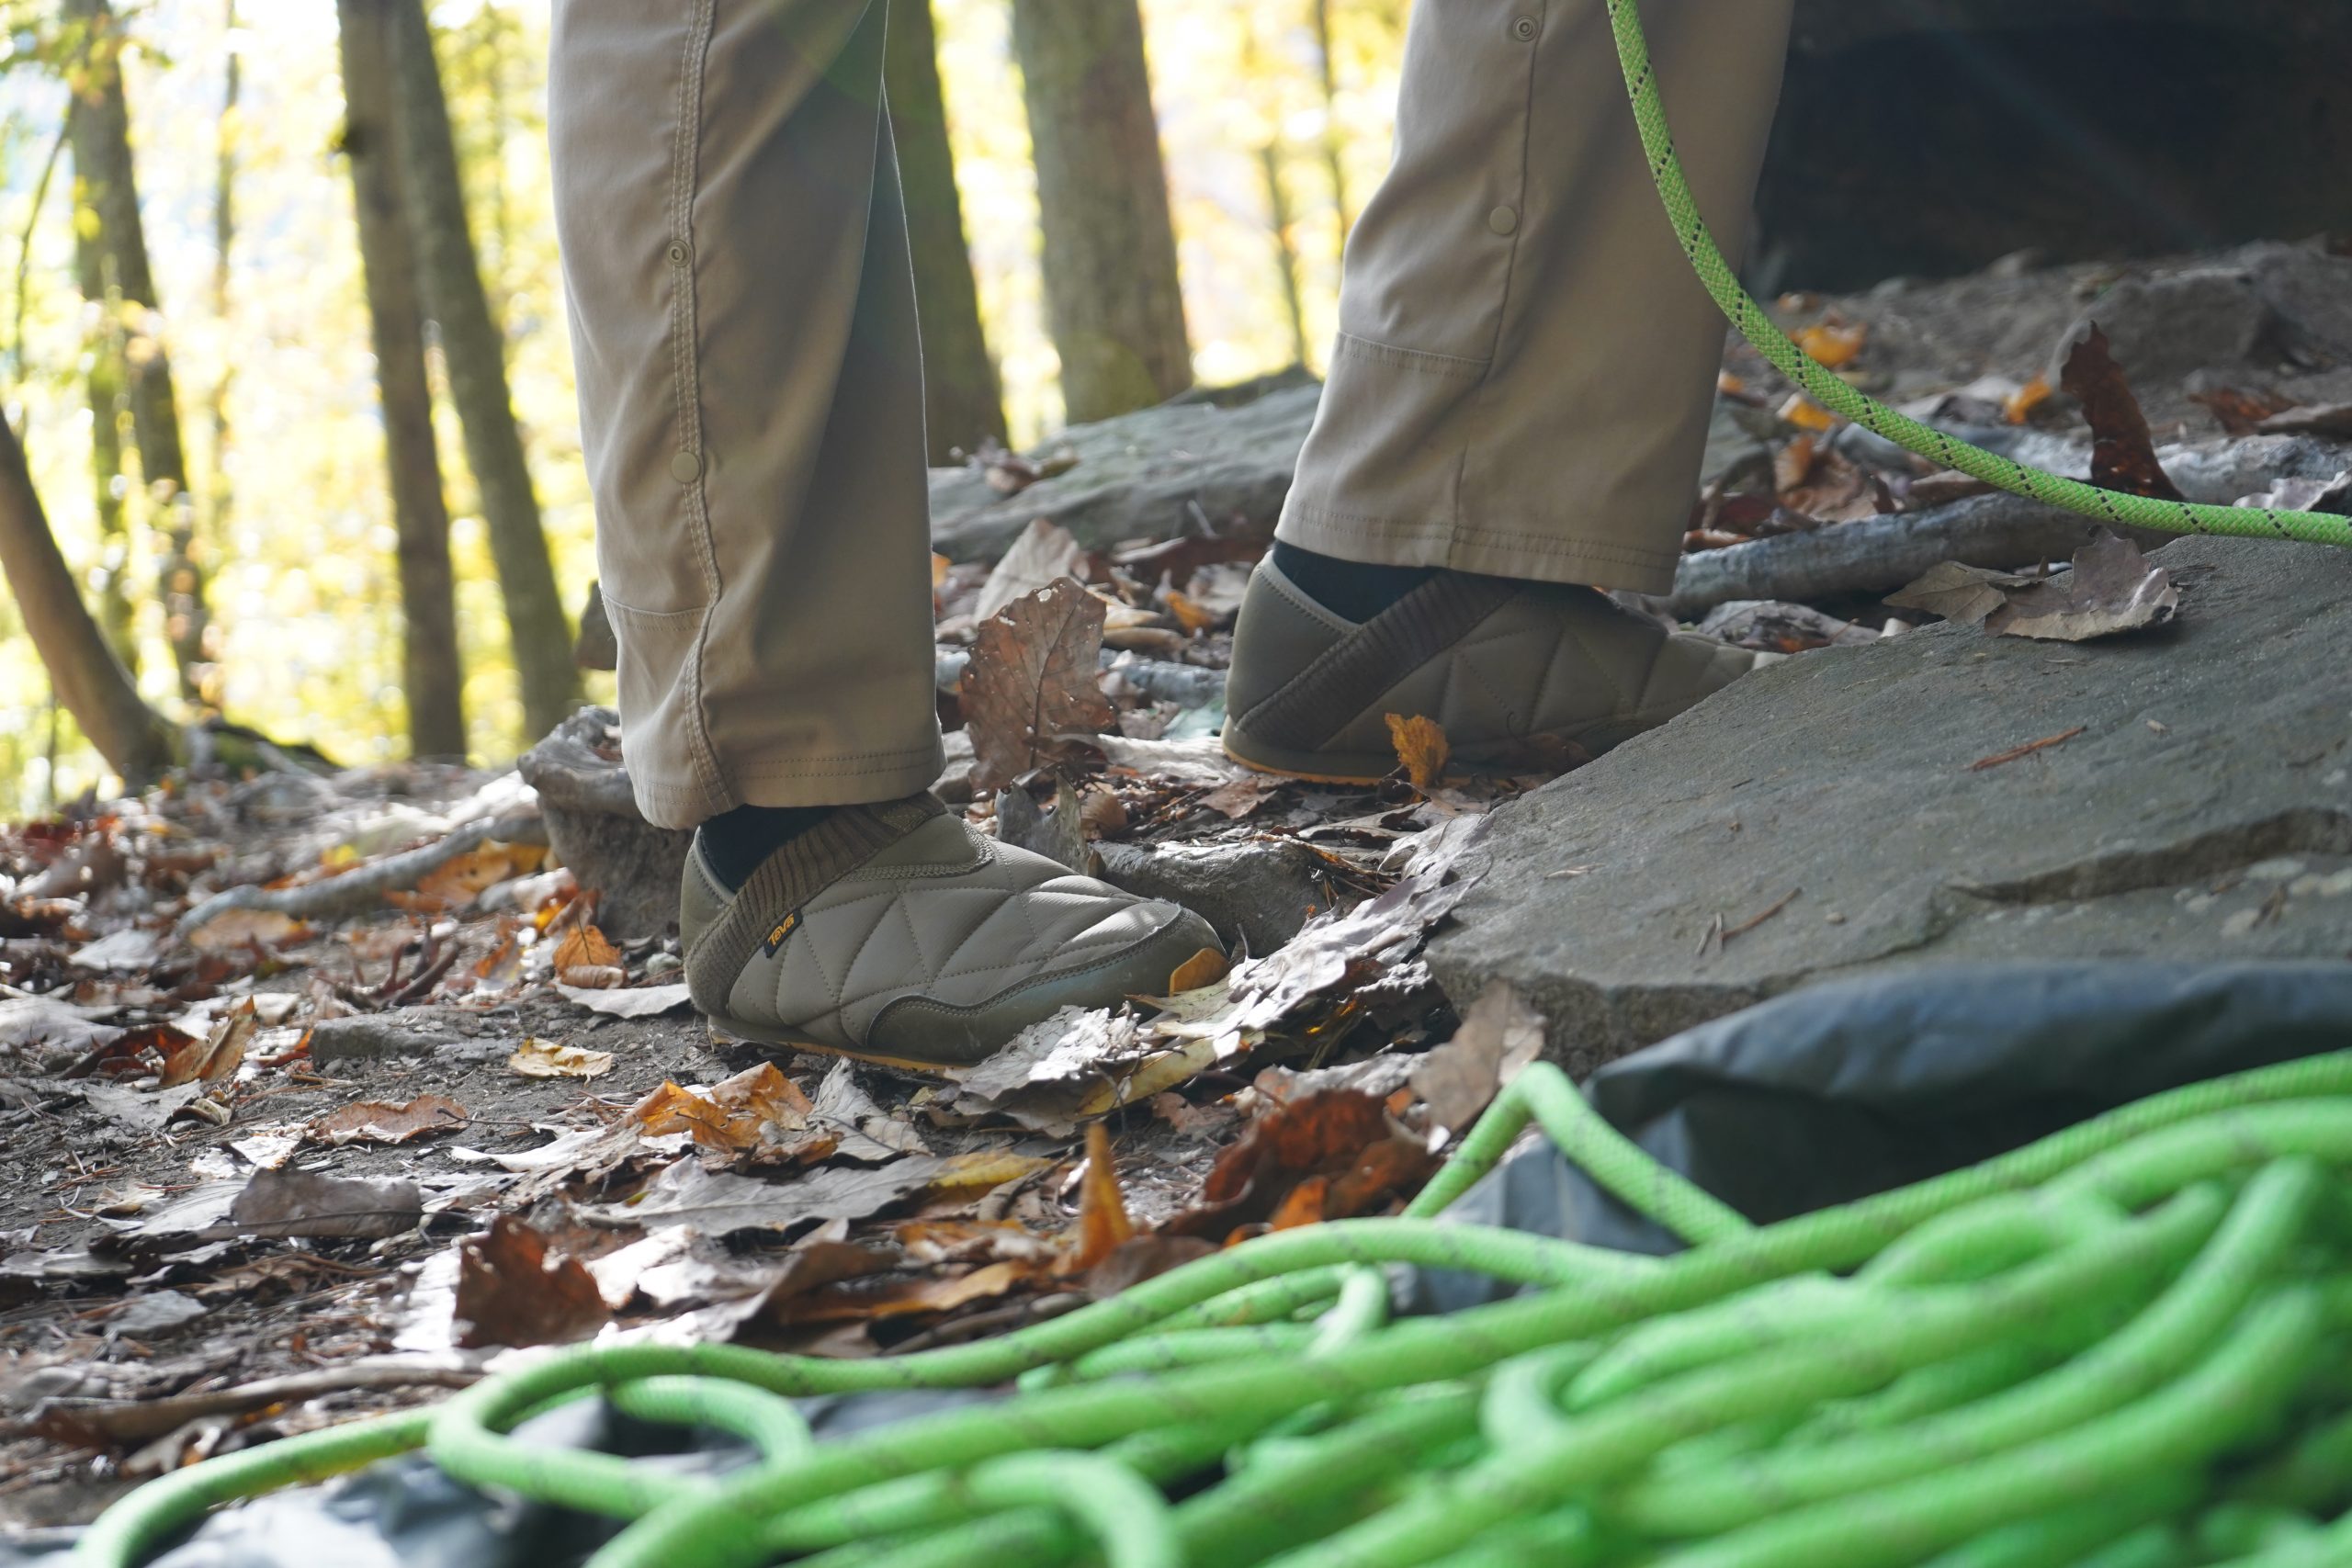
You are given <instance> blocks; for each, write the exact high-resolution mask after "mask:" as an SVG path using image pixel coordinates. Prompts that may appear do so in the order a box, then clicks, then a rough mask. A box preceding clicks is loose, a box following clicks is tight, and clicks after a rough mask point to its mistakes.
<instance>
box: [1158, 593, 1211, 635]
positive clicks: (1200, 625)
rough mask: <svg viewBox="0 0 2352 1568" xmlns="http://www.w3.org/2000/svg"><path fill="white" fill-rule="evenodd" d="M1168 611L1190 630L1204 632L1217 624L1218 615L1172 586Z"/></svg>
mask: <svg viewBox="0 0 2352 1568" xmlns="http://www.w3.org/2000/svg"><path fill="white" fill-rule="evenodd" d="M1168 613H1169V614H1170V615H1173V616H1175V617H1176V619H1177V622H1178V623H1179V624H1180V625H1182V626H1183V628H1184V629H1185V630H1186V631H1188V632H1204V631H1206V630H1208V629H1209V628H1210V627H1211V626H1215V625H1216V615H1213V614H1211V613H1210V612H1208V611H1206V610H1204V609H1202V608H1201V607H1200V606H1199V605H1198V604H1193V602H1192V601H1191V600H1190V599H1187V598H1186V597H1184V595H1183V594H1182V593H1179V592H1177V591H1176V590H1174V589H1172V588H1171V589H1170V590H1169V591H1168Z"/></svg>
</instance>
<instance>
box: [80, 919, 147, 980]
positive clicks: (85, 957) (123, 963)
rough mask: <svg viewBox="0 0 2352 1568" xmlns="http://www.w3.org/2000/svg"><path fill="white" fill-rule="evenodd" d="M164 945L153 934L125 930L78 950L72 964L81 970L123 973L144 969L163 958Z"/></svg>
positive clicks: (136, 930) (130, 929)
mask: <svg viewBox="0 0 2352 1568" xmlns="http://www.w3.org/2000/svg"><path fill="white" fill-rule="evenodd" d="M163 951H164V944H163V942H162V941H161V940H160V939H159V938H158V937H157V936H156V935H155V933H154V932H153V931H141V930H139V929H138V928H137V927H136V926H129V927H125V928H124V929H123V930H121V931H113V932H110V933H108V934H107V935H106V936H102V937H100V938H98V940H97V941H96V942H85V943H84V944H83V945H82V946H80V947H78V948H76V949H74V954H73V956H72V958H70V959H69V960H68V961H67V962H69V963H71V964H73V965H74V967H75V968H77V969H97V970H103V971H107V972H122V971H127V970H131V969H144V968H146V967H147V966H148V965H149V964H153V963H154V962H155V960H156V959H157V958H159V957H161V956H162V955H163Z"/></svg>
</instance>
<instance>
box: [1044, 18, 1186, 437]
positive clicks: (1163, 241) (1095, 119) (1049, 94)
mask: <svg viewBox="0 0 2352 1568" xmlns="http://www.w3.org/2000/svg"><path fill="white" fill-rule="evenodd" d="M1012 48H1013V52H1014V54H1016V55H1017V56H1018V57H1019V58H1020V61H1021V76H1022V96H1023V100H1024V101H1025V102H1026V103H1027V105H1028V108H1029V141H1030V147H1031V155H1032V157H1033V159H1034V160H1035V164H1036V165H1037V206H1038V216H1039V220H1040V227H1041V228H1042V229H1043V230H1044V231H1045V234H1044V238H1045V247H1044V256H1043V261H1044V270H1045V282H1046V321H1047V323H1048V325H1049V327H1050V329H1051V332H1052V335H1053V340H1054V348H1055V351H1056V352H1057V354H1059V355H1060V356H1061V362H1062V401H1063V404H1064V408H1065V412H1066V415H1067V417H1068V418H1069V421H1070V423H1074V424H1075V423H1080V422H1082V421H1086V420H1095V419H1103V418H1106V417H1108V416H1109V415H1112V414H1115V413H1125V412H1127V411H1128V410H1130V409H1137V408H1143V407H1145V406H1147V405H1148V404H1151V403H1155V402H1159V401H1161V400H1164V399H1167V398H1170V397H1173V396H1175V395H1176V394H1177V393H1178V392H1181V391H1182V390H1183V389H1185V388H1186V387H1189V386H1191V385H1192V383H1193V354H1192V348H1191V345H1190V343H1189V340H1188V339H1187V338H1186V336H1185V332H1184V299H1183V295H1182V291H1181V290H1180V288H1178V285H1177V276H1176V231H1175V225H1174V223H1173V222H1172V221H1171V220H1170V217H1169V211H1168V173H1167V168H1166V166H1165V164H1163V162H1162V161H1161V157H1160V151H1159V123H1158V121H1156V120H1155V119H1154V118H1153V117H1152V110H1151V74H1150V71H1149V68H1148V65H1147V63H1146V62H1145V59H1144V45H1143V17H1142V16H1141V15H1140V13H1138V11H1137V10H1136V0H1012Z"/></svg>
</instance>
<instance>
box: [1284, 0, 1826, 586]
mask: <svg viewBox="0 0 2352 1568" xmlns="http://www.w3.org/2000/svg"><path fill="white" fill-rule="evenodd" d="M1791 8H1792V0H1645V3H1644V4H1643V5H1642V17H1643V20H1644V22H1645V25H1646V27H1647V29H1648V33H1649V38H1650V45H1651V51H1652V54H1653V55H1654V57H1655V59H1656V62H1657V71H1658V76H1659V80H1660V82H1661V84H1662V86H1663V90H1664V92H1665V96H1666V106H1667V110H1668V118H1670V120H1671V121H1672V123H1673V126H1674V130H1675V139H1676V145H1677V147H1678V149H1679V152H1680V153H1681V156H1682V160H1683V164H1684V167H1685V169H1686V170H1687V172H1688V173H1689V175H1690V178H1691V187H1692V189H1693V190H1694V191H1695V192H1696V193H1697V195H1698V198H1699V202H1700V206H1701V209H1702V211H1703V212H1704V213H1705V214H1706V216H1707V220H1708V221H1709V223H1710V224H1711V225H1713V229H1714V231H1715V233H1716V235H1717V236H1718V237H1719V239H1720V240H1721V241H1722V242H1723V243H1724V249H1725V251H1726V252H1727V253H1728V254H1734V255H1736V254H1738V247H1739V246H1740V244H1741V243H1743V241H1744V239H1745V236H1746V231H1747V216H1748V207H1749V203H1750V201H1751V200H1752V199H1753V196H1754V191H1755V186H1756V178H1757V174H1758V168H1759V166H1760V164H1762V161H1763V155H1764V143H1765V140H1766V137H1767V135H1768V134H1769V133H1770V127H1771V119H1772V111H1773V108H1774V107H1775V104H1776V103H1777V101H1778V98H1779V96H1780V84H1781V64H1782V61H1783V56H1784V54H1785V51H1786V49H1787V39H1788V28H1789V16H1790V11H1791ZM1724 330H1725V329H1724V320H1723V317H1722V315H1721V313H1720V312H1719V311H1717V310H1716V309H1715V307H1714V305H1713V302H1712V301H1711V300H1709V299H1708V298H1707V296H1706V293H1705V291H1704V290H1703V289H1702V288H1701V287H1700V285H1699V283H1698V280H1697V279H1696V278H1695V277H1694V276H1692V275H1691V268H1690V265H1689V263H1687V262H1686V261H1685V260H1684V259H1683V256H1682V253H1681V251H1680V250H1679V247H1678V246H1677V244H1676V243H1675V238H1674V234H1673V231H1672V229H1671V227H1670V226H1669V224H1668V220H1667V217H1666V213H1665V209H1663V208H1662V207H1661V206H1660V205H1659V202H1658V198H1657V192H1656V191H1655V190H1654V189H1653V188H1652V186H1651V184H1650V177H1649V171H1648V166H1647V164H1646V161H1645V159H1644V157H1643V155H1642V150H1641V142H1640V139H1639V137H1638V135H1637V133H1636V131H1635V130H1634V117H1633V111H1632V109H1631V108H1630V107H1628V106H1627V103H1626V98H1625V90H1624V86H1623V78H1622V77H1621V75H1620V73H1619V70H1618V64H1617V52H1616V49H1615V47H1614V45H1613V43H1612V42H1611V37H1610V30H1609V18H1608V15H1607V12H1606V9H1605V7H1604V6H1603V4H1602V0H1417V3H1416V5H1415V6H1414V7H1413V18H1412V23H1411V27H1410V29H1409V31H1408V39H1407V42H1406V46H1405V70H1404V82H1403V85H1402V88H1401V91H1400V94H1399V97H1398V103H1397V152H1396V161H1395V164H1394V165H1393V166H1392V167H1391V169H1390V171H1389V174H1388V177H1387V179H1386V181H1385V183H1384V184H1383V185H1382V186H1381V187H1380V189H1379V191H1378V193H1377V194H1376V195H1375V196H1374V197H1373V200H1372V202H1371V204H1370V206H1369V207H1368V208H1367V209H1365V211H1364V214H1363V220H1362V221H1361V222H1360V223H1359V224H1358V226H1357V229H1356V231H1355V234H1354V235H1353V237H1352V238H1351V241H1350V242H1349V246H1348V255H1347V265H1346V269H1345V273H1344V276H1343V278H1342V281H1341V286H1340V338H1339V344H1338V346H1337V347H1336V348H1335V350H1334V351H1333V354H1332V356H1331V372H1330V377H1329V382H1328V384H1327V385H1326V387H1325V389H1324V393H1323V403H1322V407H1321V409H1320V410H1319V411H1318V412H1317V416H1316V421H1315V427H1314V429H1313V431H1312V433H1311V434H1309V435H1308V437H1307V441H1306V450H1305V451H1304V452H1303V453H1302V454H1301V455H1300V457H1299V465H1298V475H1297V479H1296V481H1295V485H1294V488H1293V489H1292V491H1291V493H1290V499H1289V501H1288V502H1287V504H1286V505H1285V506H1284V509H1283V519H1282V525H1281V527H1280V530H1279V536H1280V537H1281V538H1283V539H1285V540H1287V541H1289V542H1290V543H1292V544H1295V545H1299V546H1302V547H1306V548H1308V549H1313V550H1319V551H1321V552H1323V553H1325V554H1327V555H1335V556H1340V557H1344V558H1348V559H1351V560H1363V561H1375V562H1385V563H1389V564H1393V565H1398V566H1441V567H1452V568H1453V569H1455V570H1463V571H1476V572H1487V573H1492V574H1495V575H1498V576H1508V577H1521V578H1534V579H1540V580H1544V581H1564V582H1584V583H1591V584H1593V585H1596V586H1599V587H1604V588H1629V589H1634V590H1638V591H1641V592H1664V591H1666V590H1667V589H1668V588H1669V587H1671V586H1672V584H1673V581H1674V566H1675V561H1676V559H1677V558H1678V557H1679V554H1680V547H1681V537H1682V530H1683V526H1684V522H1685V519H1686V518H1687V517H1688V515H1689V513H1690V507H1691V489H1692V485H1693V483H1694V481H1695V478H1696V475H1697V473H1698V469H1699V463H1700V460H1701V457H1702V454H1703V452H1704V449H1705V446H1706V431H1707V419H1708V412H1709V408H1710V403H1711V400H1712V398H1713V389H1714V383H1715V372H1716V369H1717V367H1718V366H1719V365H1720V363H1721V360H1722V355H1723V341H1724Z"/></svg>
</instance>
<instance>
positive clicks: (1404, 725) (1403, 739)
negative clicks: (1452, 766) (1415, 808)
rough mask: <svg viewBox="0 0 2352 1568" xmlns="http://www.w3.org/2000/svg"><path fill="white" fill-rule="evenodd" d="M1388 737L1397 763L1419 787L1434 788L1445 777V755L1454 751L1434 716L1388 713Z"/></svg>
mask: <svg viewBox="0 0 2352 1568" xmlns="http://www.w3.org/2000/svg"><path fill="white" fill-rule="evenodd" d="M1386 718H1387V720H1388V740H1389V744H1391V745H1392V746H1394V747H1396V748H1397V765H1398V766H1399V767H1401V768H1403V769H1404V770H1405V776H1406V777H1407V778H1408V779H1410V780H1411V781H1412V784H1413V787H1414V788H1415V789H1419V790H1431V789H1435V788H1436V787H1437V786H1438V785H1439V784H1441V783H1442V782H1443V780H1444V778H1445V763H1446V759H1447V758H1449V757H1451V756H1452V755H1453V748H1452V747H1451V746H1450V745H1448V744H1447V742H1446V739H1445V731H1444V730H1443V729H1442V728H1439V727H1438V723H1437V720H1435V719H1433V718H1427V717H1424V716H1421V715H1419V714H1415V715H1413V716H1411V717H1410V718H1408V717H1406V716H1403V715H1402V714H1394V713H1392V714H1388V715H1386Z"/></svg>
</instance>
